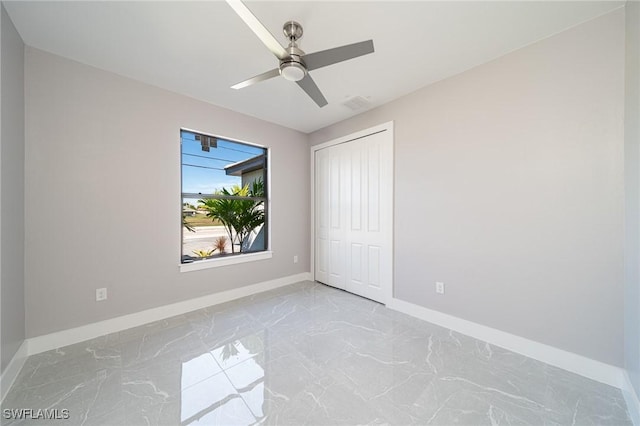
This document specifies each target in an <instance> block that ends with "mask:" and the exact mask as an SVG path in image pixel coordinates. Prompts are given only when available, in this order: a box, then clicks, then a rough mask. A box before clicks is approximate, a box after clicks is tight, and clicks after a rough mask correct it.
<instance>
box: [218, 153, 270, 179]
mask: <svg viewBox="0 0 640 426" xmlns="http://www.w3.org/2000/svg"><path fill="white" fill-rule="evenodd" d="M265 162H266V157H265V155H264V154H260V155H257V156H255V157H251V158H248V159H246V160H242V161H238V162H237V163H233V164H228V165H226V166H224V172H225V173H226V174H227V176H242V175H243V174H245V173H249V172H253V171H254V170H260V169H264V168H265V167H266V163H265Z"/></svg>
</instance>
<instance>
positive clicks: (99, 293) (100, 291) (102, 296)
mask: <svg viewBox="0 0 640 426" xmlns="http://www.w3.org/2000/svg"><path fill="white" fill-rule="evenodd" d="M103 300H107V289H106V288H97V289H96V302H101V301H103Z"/></svg>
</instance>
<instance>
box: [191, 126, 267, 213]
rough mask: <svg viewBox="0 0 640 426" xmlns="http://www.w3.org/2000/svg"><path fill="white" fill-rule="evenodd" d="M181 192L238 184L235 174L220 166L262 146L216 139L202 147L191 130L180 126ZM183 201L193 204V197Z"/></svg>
mask: <svg viewBox="0 0 640 426" xmlns="http://www.w3.org/2000/svg"><path fill="white" fill-rule="evenodd" d="M180 133H181V145H182V155H181V157H182V192H183V193H184V192H189V193H201V194H213V193H214V192H215V191H217V190H219V189H222V188H223V187H226V188H230V187H231V186H233V185H235V184H237V185H239V184H240V181H241V180H240V177H239V176H227V175H226V174H225V172H224V166H226V165H227V164H232V163H236V162H238V161H242V160H246V159H248V158H251V157H255V156H256V155H260V154H262V153H263V152H264V149H263V148H259V147H254V146H251V145H245V144H242V143H239V142H232V141H229V140H224V139H218V146H217V148H210V151H209V152H206V151H203V150H202V146H201V143H200V141H197V140H195V133H192V132H188V131H185V130H182V131H181V132H180ZM183 202H189V203H191V204H197V199H185V200H183Z"/></svg>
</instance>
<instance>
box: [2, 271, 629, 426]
mask: <svg viewBox="0 0 640 426" xmlns="http://www.w3.org/2000/svg"><path fill="white" fill-rule="evenodd" d="M19 408H27V409H33V410H34V412H33V413H35V414H37V411H36V410H37V409H49V410H58V411H57V412H55V411H53V413H57V414H58V416H60V417H63V416H64V413H67V412H65V411H62V410H68V415H69V418H68V419H66V420H13V421H11V420H7V419H5V418H4V415H3V416H2V420H0V422H2V424H3V425H5V424H7V425H8V424H13V425H27V424H28V425H32V424H33V425H45V424H60V425H192V424H193V425H195V424H203V425H252V424H269V425H277V424H283V425H307V424H309V425H345V424H346V425H355V424H365V425H368V424H373V425H378V424H395V425H409V424H419V425H430V424H433V425H453V424H462V425H484V424H487V425H521V424H522V425H525V424H530V425H630V424H631V421H630V419H629V416H628V414H627V410H626V406H625V403H624V400H623V397H622V395H621V392H620V391H619V390H618V389H615V388H612V387H609V386H606V385H603V384H600V383H597V382H594V381H592V380H589V379H586V378H584V377H581V376H577V375H575V374H572V373H569V372H567V371H564V370H561V369H558V368H555V367H552V366H549V365H546V364H544V363H541V362H538V361H535V360H532V359H530V358H526V357H524V356H521V355H518V354H515V353H513V352H510V351H507V350H505V349H501V348H498V347H495V346H492V345H490V344H488V343H485V342H481V341H478V340H475V339H473V338H470V337H467V336H464V335H461V334H458V333H455V332H453V331H451V330H447V329H444V328H441V327H437V326H434V325H432V324H429V323H427V322H424V321H420V320H417V319H415V318H412V317H409V316H406V315H403V314H400V313H398V312H395V311H391V310H389V309H386V308H385V307H384V306H382V305H379V304H377V303H374V302H372V301H369V300H366V299H362V298H360V297H357V296H354V295H351V294H349V293H346V292H343V291H340V290H336V289H333V288H330V287H327V286H324V285H321V284H317V283H312V282H308V281H307V282H301V283H298V284H294V285H291V286H287V287H283V288H279V289H276V290H273V291H269V292H266V293H261V294H257V295H254V296H251V297H247V298H243V299H239V300H236V301H232V302H228V303H225V304H222V305H216V306H212V307H209V308H206V309H201V310H199V311H194V312H191V313H188V314H185V315H180V316H176V317H173V318H170V319H167V320H163V321H157V322H154V323H150V324H147V325H145V326H141V327H136V328H132V329H129V330H125V331H122V332H119V333H114V334H110V335H107V336H103V337H100V338H97V339H94V340H91V341H87V342H83V343H79V344H75V345H71V346H67V347H63V348H60V349H57V350H53V351H49V352H45V353H41V354H38V355H34V356H31V357H29V359H28V360H27V361H26V364H25V366H24V368H23V369H22V371H21V372H20V375H19V377H18V379H17V380H16V383H15V384H14V386H13V387H12V389H11V390H10V392H9V394H8V395H7V397H6V398H5V401H4V402H3V404H2V409H3V410H4V409H19ZM2 413H3V414H4V413H5V412H4V411H3V412H2ZM48 413H52V411H48Z"/></svg>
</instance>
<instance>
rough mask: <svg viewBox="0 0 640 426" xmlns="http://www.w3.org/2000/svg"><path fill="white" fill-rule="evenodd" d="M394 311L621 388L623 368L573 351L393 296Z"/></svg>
mask: <svg viewBox="0 0 640 426" xmlns="http://www.w3.org/2000/svg"><path fill="white" fill-rule="evenodd" d="M387 306H388V307H389V308H391V309H394V310H396V311H399V312H402V313H405V314H407V315H411V316H413V317H416V318H420V319H422V320H425V321H428V322H430V323H433V324H436V325H439V326H441V327H445V328H449V329H451V330H454V331H457V332H459V333H462V334H465V335H467V336H471V337H474V338H476V339H479V340H482V341H485V342H489V343H491V344H492V345H496V346H499V347H502V348H505V349H508V350H510V351H513V352H516V353H519V354H521V355H524V356H527V357H529V358H533V359H536V360H538V361H542V362H544V363H547V364H550V365H553V366H555V367H559V368H562V369H563V370H567V371H570V372H572V373H576V374H579V375H581V376H584V377H587V378H589V379H592V380H596V381H598V382H601V383H604V384H607V385H609V386H614V387H616V388H622V384H623V382H624V380H623V375H624V374H625V372H624V370H623V369H622V368H619V367H615V366H613V365H609V364H605V363H603V362H600V361H596V360H594V359H590V358H587V357H584V356H582V355H578V354H575V353H572V352H568V351H565V350H562V349H558V348H555V347H553V346H549V345H545V344H543V343H539V342H535V341H533V340H529V339H525V338H524V337H520V336H516V335H514V334H510V333H507V332H504V331H500V330H497V329H495V328H491V327H487V326H484V325H480V324H477V323H474V322H471V321H467V320H464V319H462V318H458V317H454V316H452V315H448V314H444V313H442V312H438V311H434V310H432V309H428V308H425V307H422V306H418V305H415V304H413V303H409V302H405V301H404V300H399V299H395V298H394V299H392V300H391V303H389V304H388V305H387Z"/></svg>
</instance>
